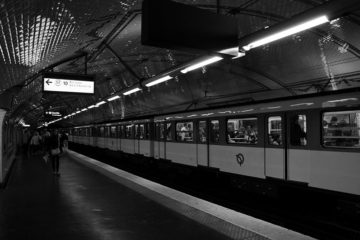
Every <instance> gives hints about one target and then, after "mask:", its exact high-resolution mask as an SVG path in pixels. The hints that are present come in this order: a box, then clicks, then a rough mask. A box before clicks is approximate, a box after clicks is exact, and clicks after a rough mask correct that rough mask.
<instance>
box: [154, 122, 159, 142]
mask: <svg viewBox="0 0 360 240" xmlns="http://www.w3.org/2000/svg"><path fill="white" fill-rule="evenodd" d="M159 134H160V124H159V123H156V124H155V139H156V140H159V139H160V138H159V137H160V135H159Z"/></svg>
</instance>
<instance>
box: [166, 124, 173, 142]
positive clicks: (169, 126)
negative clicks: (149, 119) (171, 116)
mask: <svg viewBox="0 0 360 240" xmlns="http://www.w3.org/2000/svg"><path fill="white" fill-rule="evenodd" d="M166 140H167V141H171V140H172V135H171V123H166Z"/></svg>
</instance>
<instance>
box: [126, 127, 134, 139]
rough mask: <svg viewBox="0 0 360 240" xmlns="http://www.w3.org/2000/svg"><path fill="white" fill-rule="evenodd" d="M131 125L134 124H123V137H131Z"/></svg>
mask: <svg viewBox="0 0 360 240" xmlns="http://www.w3.org/2000/svg"><path fill="white" fill-rule="evenodd" d="M133 126H134V125H126V126H125V137H126V138H133Z"/></svg>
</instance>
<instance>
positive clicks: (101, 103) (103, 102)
mask: <svg viewBox="0 0 360 240" xmlns="http://www.w3.org/2000/svg"><path fill="white" fill-rule="evenodd" d="M105 103H106V102H105V101H101V102H98V103H97V104H95V107H99V106H101V105H103V104H105Z"/></svg>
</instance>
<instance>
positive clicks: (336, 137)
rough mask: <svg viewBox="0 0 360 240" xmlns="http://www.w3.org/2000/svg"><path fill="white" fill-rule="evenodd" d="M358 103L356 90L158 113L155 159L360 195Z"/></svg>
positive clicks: (359, 123) (234, 174) (235, 174)
mask: <svg viewBox="0 0 360 240" xmlns="http://www.w3.org/2000/svg"><path fill="white" fill-rule="evenodd" d="M359 99H360V94H359V93H358V92H354V93H345V94H338V95H335V94H334V95H330V96H322V97H321V96H320V97H312V98H301V99H298V100H287V101H278V102H271V103H264V104H256V105H247V106H242V107H231V108H223V109H217V110H212V111H199V112H190V113H179V114H171V115H166V116H158V117H156V118H155V119H154V121H155V123H156V128H157V131H159V132H160V134H159V139H162V140H163V141H155V142H154V146H155V148H154V152H155V157H158V158H164V159H167V160H170V161H172V162H174V163H176V164H182V165H188V166H205V167H209V168H215V169H218V170H219V171H220V172H224V173H229V174H232V175H233V176H247V177H252V178H259V179H278V180H282V181H288V182H294V183H304V184H306V185H307V186H308V187H312V188H319V189H326V190H331V191H338V192H343V193H349V194H356V195H360V175H359V174H358V172H359V171H360V161H359V159H360V151H359V150H360V108H359V106H360V105H359V104H360V101H359ZM158 143H159V146H156V145H157V144H158Z"/></svg>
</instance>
